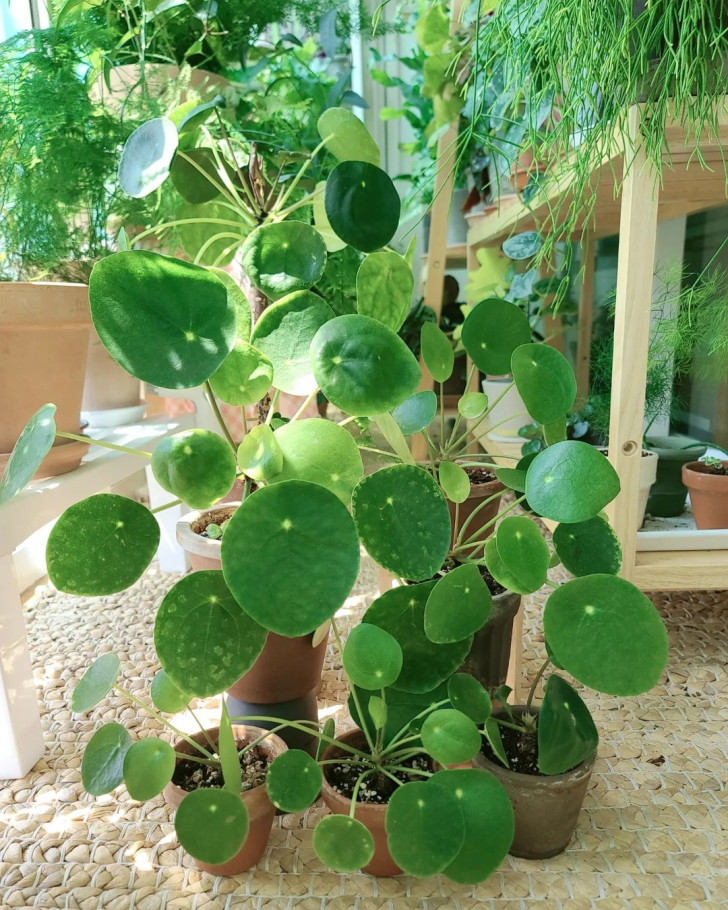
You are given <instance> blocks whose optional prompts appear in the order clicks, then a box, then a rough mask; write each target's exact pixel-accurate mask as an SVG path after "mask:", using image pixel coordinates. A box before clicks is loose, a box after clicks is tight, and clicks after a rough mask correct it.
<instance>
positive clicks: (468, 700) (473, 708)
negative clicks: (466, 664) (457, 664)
mask: <svg viewBox="0 0 728 910" xmlns="http://www.w3.org/2000/svg"><path fill="white" fill-rule="evenodd" d="M447 694H448V697H449V698H450V702H451V704H452V706H453V708H456V709H457V710H458V711H462V713H463V714H467V716H468V717H469V718H470V719H471V720H473V721H475V723H476V724H484V723H485V722H486V720H488V718H489V717H490V716H491V714H492V713H493V702H492V701H491V698H490V695H488V692H487V691H486V689H484V688H483V686H482V685H481V684H480V683H479V682H478V680H477V679H475V677H474V676H470V674H468V673H456V674H455V675H454V676H452V677H450V680H449V681H448V684H447Z"/></svg>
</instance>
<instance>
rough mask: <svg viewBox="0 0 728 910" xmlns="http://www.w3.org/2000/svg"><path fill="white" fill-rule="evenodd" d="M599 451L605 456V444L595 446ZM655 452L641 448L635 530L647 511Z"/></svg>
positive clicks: (655, 464) (653, 473)
mask: <svg viewBox="0 0 728 910" xmlns="http://www.w3.org/2000/svg"><path fill="white" fill-rule="evenodd" d="M597 448H598V449H599V451H600V452H601V453H602V454H603V455H604V456H605V457H606V456H607V455H608V454H609V449H608V448H607V447H606V446H597ZM657 462H658V455H657V452H651V451H650V450H649V449H642V456H641V461H640V492H639V499H638V501H637V530H638V531H639V529H640V528H641V527H642V524H643V522H644V520H645V512H646V511H647V497H648V496H649V494H650V489H651V488H652V484H653V483H654V482H655V478H656V477H657Z"/></svg>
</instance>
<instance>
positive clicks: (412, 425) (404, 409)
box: [392, 389, 437, 436]
mask: <svg viewBox="0 0 728 910" xmlns="http://www.w3.org/2000/svg"><path fill="white" fill-rule="evenodd" d="M436 413H437V395H435V393H434V392H432V391H430V390H429V389H426V390H425V391H423V392H415V393H414V395H410V397H409V398H407V399H406V401H403V402H402V404H401V405H399V406H398V407H396V408H395V409H394V410H393V411H392V417H394V419H395V420H396V421H397V424H398V425H399V428H400V430H401V431H402V433H403V434H404V435H405V436H412V435H413V434H414V433H421V432H422V430H426V429H427V427H429V425H430V424H431V423H432V421H433V420H434V419H435V414H436Z"/></svg>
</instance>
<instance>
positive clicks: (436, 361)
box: [420, 322, 455, 382]
mask: <svg viewBox="0 0 728 910" xmlns="http://www.w3.org/2000/svg"><path fill="white" fill-rule="evenodd" d="M420 342H421V346H422V359H423V360H424V362H425V366H426V367H427V369H428V370H429V371H430V375H431V376H432V378H433V379H434V380H435V382H445V381H446V380H447V379H449V378H450V377H451V376H452V371H453V367H454V366H455V352H454V350H453V346H452V342H451V341H450V339H449V338H448V337H447V335H446V334H445V333H444V332H443V331H442V329H441V328H440V327H439V326H437V325H435V323H434V322H425V323H424V324H423V326H422V329H421V330H420Z"/></svg>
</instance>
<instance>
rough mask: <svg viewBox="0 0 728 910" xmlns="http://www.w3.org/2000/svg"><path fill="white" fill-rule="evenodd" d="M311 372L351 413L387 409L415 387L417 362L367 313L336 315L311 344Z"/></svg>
mask: <svg viewBox="0 0 728 910" xmlns="http://www.w3.org/2000/svg"><path fill="white" fill-rule="evenodd" d="M311 359H312V362H313V372H314V375H315V377H316V382H317V383H318V385H319V387H320V389H321V391H322V392H323V393H324V395H325V396H326V398H328V400H329V401H330V402H331V403H332V404H333V405H334V407H337V408H341V410H342V411H345V412H346V413H347V414H351V415H353V416H355V417H374V416H376V415H377V414H383V413H384V412H385V411H391V410H392V409H393V408H396V407H397V406H398V405H400V404H402V402H403V401H405V400H406V399H407V398H409V396H410V395H411V394H412V393H413V392H414V391H415V389H416V388H417V386H418V384H419V381H420V376H421V374H420V365H419V363H418V362H417V358H416V357H415V356H414V354H413V353H412V352H411V351H410V349H409V348H408V347H407V345H406V344H405V343H404V341H402V339H401V338H400V337H399V336H398V335H396V334H395V333H394V332H393V331H392V330H391V329H388V328H387V327H386V326H384V325H382V323H381V322H378V321H377V320H376V319H372V318H371V317H370V316H358V315H349V316H337V317H336V318H335V319H332V320H330V321H329V322H327V323H326V325H324V326H323V327H322V328H321V329H319V331H318V332H317V334H316V337H315V338H314V339H313V342H312V344H311Z"/></svg>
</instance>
